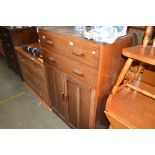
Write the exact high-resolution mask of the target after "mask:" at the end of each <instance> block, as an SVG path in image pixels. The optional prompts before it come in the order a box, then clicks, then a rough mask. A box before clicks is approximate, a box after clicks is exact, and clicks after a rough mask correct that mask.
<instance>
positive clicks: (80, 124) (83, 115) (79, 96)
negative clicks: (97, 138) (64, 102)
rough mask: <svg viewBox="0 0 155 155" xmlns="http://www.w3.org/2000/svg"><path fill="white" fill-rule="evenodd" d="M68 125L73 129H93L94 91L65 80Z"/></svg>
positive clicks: (70, 80)
mask: <svg viewBox="0 0 155 155" xmlns="http://www.w3.org/2000/svg"><path fill="white" fill-rule="evenodd" d="M66 85H67V86H66V89H67V95H68V115H69V118H68V119H69V120H68V121H69V123H70V125H71V126H73V127H75V128H94V125H95V89H93V88H90V87H88V86H84V85H80V84H79V83H77V82H76V81H74V80H72V79H70V78H66Z"/></svg>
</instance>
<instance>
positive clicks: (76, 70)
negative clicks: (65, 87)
mask: <svg viewBox="0 0 155 155" xmlns="http://www.w3.org/2000/svg"><path fill="white" fill-rule="evenodd" d="M72 72H73V73H75V74H77V75H79V76H83V73H82V72H81V71H80V70H78V69H74V70H73V71H72Z"/></svg>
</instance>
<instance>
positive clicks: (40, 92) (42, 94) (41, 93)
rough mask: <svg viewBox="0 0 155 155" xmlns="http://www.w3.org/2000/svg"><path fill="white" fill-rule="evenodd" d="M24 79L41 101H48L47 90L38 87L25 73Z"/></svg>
mask: <svg viewBox="0 0 155 155" xmlns="http://www.w3.org/2000/svg"><path fill="white" fill-rule="evenodd" d="M24 81H25V83H26V84H27V85H28V86H29V87H30V88H31V89H32V90H33V91H34V92H35V93H36V94H37V95H38V96H39V97H40V98H41V99H42V100H43V101H45V102H46V103H49V98H48V94H47V90H43V89H41V88H40V87H38V86H37V85H36V84H35V83H33V82H32V81H31V80H30V79H29V77H28V76H26V75H25V76H24Z"/></svg>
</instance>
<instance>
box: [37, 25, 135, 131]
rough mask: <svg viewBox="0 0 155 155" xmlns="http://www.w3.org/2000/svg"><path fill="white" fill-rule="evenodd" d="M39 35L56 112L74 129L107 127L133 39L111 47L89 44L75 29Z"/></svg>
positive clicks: (49, 30) (45, 30) (44, 31)
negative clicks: (124, 52) (107, 105)
mask: <svg viewBox="0 0 155 155" xmlns="http://www.w3.org/2000/svg"><path fill="white" fill-rule="evenodd" d="M39 35H40V41H41V47H42V54H43V59H44V66H45V72H46V78H47V83H48V91H49V96H50V101H51V105H52V109H53V110H54V111H55V112H56V113H57V114H58V115H59V116H60V117H61V118H62V119H63V120H64V121H65V122H67V123H68V124H69V126H71V127H73V128H95V125H96V123H99V122H100V123H103V124H104V125H105V126H106V125H107V122H106V121H107V120H106V117H105V115H104V106H105V101H106V99H107V97H108V95H109V93H110V91H111V88H112V86H113V85H114V83H115V81H116V79H117V77H118V74H119V73H120V71H121V68H122V66H123V64H124V59H123V58H122V57H121V50H122V48H124V47H128V46H132V36H131V35H130V36H126V37H124V38H120V39H118V40H117V41H116V42H115V43H113V44H111V45H110V44H105V43H102V44H101V43H96V42H94V41H90V40H86V39H84V38H83V37H82V36H81V34H80V33H78V32H75V31H74V28H73V27H45V28H41V29H40V30H39Z"/></svg>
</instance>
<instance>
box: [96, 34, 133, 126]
mask: <svg viewBox="0 0 155 155" xmlns="http://www.w3.org/2000/svg"><path fill="white" fill-rule="evenodd" d="M132 40H133V38H132V35H129V36H128V37H124V38H121V39H119V40H118V41H116V42H114V43H113V44H107V45H104V46H101V49H100V50H101V51H100V63H99V70H98V81H97V98H96V99H97V101H96V102H97V107H96V108H97V117H96V121H97V122H102V123H103V124H104V125H105V126H108V125H109V123H108V120H107V118H106V117H105V114H104V109H105V103H106V99H107V97H108V95H109V94H110V92H111V90H112V87H113V85H114V84H115V82H116V80H117V78H118V75H119V73H120V71H121V69H122V67H123V65H124V58H123V57H122V56H121V53H122V49H123V48H125V47H130V46H132Z"/></svg>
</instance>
